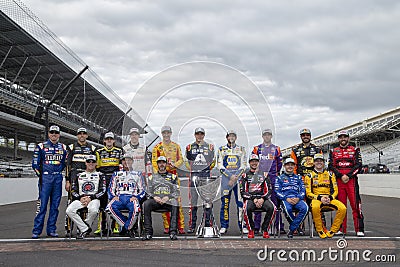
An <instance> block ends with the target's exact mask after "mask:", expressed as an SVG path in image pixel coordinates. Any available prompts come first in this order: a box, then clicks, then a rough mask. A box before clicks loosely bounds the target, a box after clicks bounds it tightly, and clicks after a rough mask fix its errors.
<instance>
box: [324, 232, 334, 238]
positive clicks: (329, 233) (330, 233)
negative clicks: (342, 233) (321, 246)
mask: <svg viewBox="0 0 400 267" xmlns="http://www.w3.org/2000/svg"><path fill="white" fill-rule="evenodd" d="M325 234H326V236H327V237H329V238H331V237H333V236H334V235H335V233H334V232H332V231H328V232H326V233H325Z"/></svg>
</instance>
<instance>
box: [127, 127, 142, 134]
mask: <svg viewBox="0 0 400 267" xmlns="http://www.w3.org/2000/svg"><path fill="white" fill-rule="evenodd" d="M131 133H138V134H140V132H139V129H138V128H131V129H130V130H129V134H131Z"/></svg>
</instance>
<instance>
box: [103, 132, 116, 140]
mask: <svg viewBox="0 0 400 267" xmlns="http://www.w3.org/2000/svg"><path fill="white" fill-rule="evenodd" d="M107 138H112V139H114V134H113V133H112V132H108V133H106V134H105V135H104V139H107Z"/></svg>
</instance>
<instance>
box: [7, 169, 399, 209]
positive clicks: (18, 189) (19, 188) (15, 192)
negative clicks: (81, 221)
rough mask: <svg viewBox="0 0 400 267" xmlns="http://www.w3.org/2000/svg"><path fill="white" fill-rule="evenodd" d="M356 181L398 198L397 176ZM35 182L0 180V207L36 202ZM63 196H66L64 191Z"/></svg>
mask: <svg viewBox="0 0 400 267" xmlns="http://www.w3.org/2000/svg"><path fill="white" fill-rule="evenodd" d="M358 180H359V184H360V193H361V194H362V195H372V196H383V197H396V198H400V175H399V174H361V175H359V179H358ZM37 182H38V179H37V178H0V205H5V204H12V203H19V202H25V201H32V200H36V199H37V197H38V187H37ZM63 188H64V185H63ZM63 195H64V196H66V195H67V193H66V191H65V190H64V189H63Z"/></svg>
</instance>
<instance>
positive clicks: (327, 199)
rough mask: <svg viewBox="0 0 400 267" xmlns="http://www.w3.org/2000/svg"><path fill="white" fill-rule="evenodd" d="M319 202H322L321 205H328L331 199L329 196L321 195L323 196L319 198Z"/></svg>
mask: <svg viewBox="0 0 400 267" xmlns="http://www.w3.org/2000/svg"><path fill="white" fill-rule="evenodd" d="M321 202H322V204H324V205H329V204H330V203H331V199H330V198H329V196H327V195H323V196H322V197H321Z"/></svg>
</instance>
